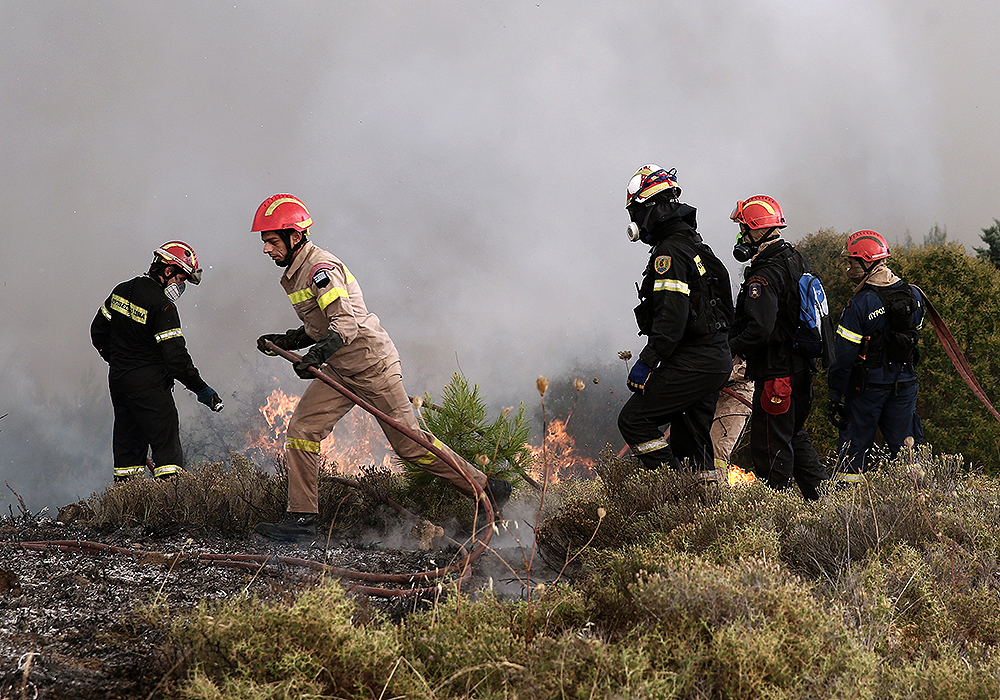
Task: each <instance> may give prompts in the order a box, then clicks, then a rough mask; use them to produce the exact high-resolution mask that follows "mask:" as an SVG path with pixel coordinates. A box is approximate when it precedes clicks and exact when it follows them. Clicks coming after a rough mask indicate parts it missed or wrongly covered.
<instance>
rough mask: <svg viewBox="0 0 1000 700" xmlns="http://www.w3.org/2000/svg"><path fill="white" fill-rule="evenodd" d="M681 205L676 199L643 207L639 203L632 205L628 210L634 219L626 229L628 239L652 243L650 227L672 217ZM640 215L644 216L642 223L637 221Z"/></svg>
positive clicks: (630, 216)
mask: <svg viewBox="0 0 1000 700" xmlns="http://www.w3.org/2000/svg"><path fill="white" fill-rule="evenodd" d="M679 206H680V202H678V201H677V200H676V199H672V200H667V201H663V200H661V201H657V202H652V203H650V204H649V205H647V206H644V207H642V208H641V209H640V208H639V207H638V205H632V207H631V208H630V209H629V212H628V213H629V218H631V219H632V221H630V222H629V225H628V228H627V229H625V235H627V236H628V239H629V240H630V241H632V242H633V243H635V242H636V241H642V242H643V243H650V239H649V233H650V228H652V227H655V226H656V225H657V224H659V223H661V222H663V221H665V220H666V219H668V218H670V215H671V214H673V213H674V211H676V210H677V207H679ZM640 217H641V218H642V223H641V224H640V223H637V222H636V219H638V218H640Z"/></svg>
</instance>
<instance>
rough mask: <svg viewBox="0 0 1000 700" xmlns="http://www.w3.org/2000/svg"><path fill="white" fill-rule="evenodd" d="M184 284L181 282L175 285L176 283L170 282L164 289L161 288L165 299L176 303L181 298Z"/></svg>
mask: <svg viewBox="0 0 1000 700" xmlns="http://www.w3.org/2000/svg"><path fill="white" fill-rule="evenodd" d="M185 287H186V283H184V282H181V283H180V284H177V283H176V282H171V283H170V284H168V285H167V286H166V287H164V288H163V293H164V294H165V295H166V297H167V299H169V300H170V301H177V300H178V299H180V298H181V294H183V293H184V289H185Z"/></svg>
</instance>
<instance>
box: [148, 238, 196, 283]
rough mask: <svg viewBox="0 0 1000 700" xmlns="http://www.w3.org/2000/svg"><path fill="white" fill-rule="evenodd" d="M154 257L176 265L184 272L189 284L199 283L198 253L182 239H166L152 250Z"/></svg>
mask: <svg viewBox="0 0 1000 700" xmlns="http://www.w3.org/2000/svg"><path fill="white" fill-rule="evenodd" d="M153 255H154V256H156V258H158V259H160V260H162V261H163V262H165V263H167V264H168V265H177V266H178V267H180V268H181V269H182V270H184V272H185V273H187V276H188V279H189V280H191V284H200V283H201V268H200V267H198V254H197V253H195V252H194V248H192V247H191V246H189V245H188V244H187V243H184V242H183V241H168V242H166V243H164V244H163V245H161V246H160V247H159V248H157V249H156V250H154V251H153Z"/></svg>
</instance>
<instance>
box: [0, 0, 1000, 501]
mask: <svg viewBox="0 0 1000 700" xmlns="http://www.w3.org/2000/svg"><path fill="white" fill-rule="evenodd" d="M945 7H947V9H945ZM998 20H1000V5H997V3H995V2H987V1H986V0H967V1H966V2H962V3H948V4H947V6H946V5H945V4H944V3H939V2H931V1H930V0H910V1H907V2H903V1H902V0H867V1H862V0H816V1H815V2H809V3H802V2H793V1H791V0H756V1H752V2H744V1H738V0H726V1H725V2H722V1H720V0H708V1H707V2H700V3H690V2H677V1H674V0H659V1H654V0H633V2H630V3H627V4H622V3H607V2H596V1H590V0H574V1H572V2H571V1H569V0H566V1H565V2H547V1H545V0H541V1H539V2H530V1H529V2H521V1H515V0H505V1H503V2H499V1H497V2H491V1H486V0H482V1H480V2H457V1H456V2H440V1H435V0H428V1H427V2H421V3H410V2H388V1H384V2H380V1H378V0H367V1H365V2H345V1H339V2H328V1H326V0H311V1H309V0H286V2H283V3H280V4H279V3H265V2H244V1H242V0H240V1H237V2H232V1H230V2H221V1H220V2H215V1H209V0H201V1H197V2H196V1H193V0H174V2H170V3H134V2H111V1H107V0H96V1H94V2H88V3H69V4H67V3H64V2H55V1H52V0H33V1H32V2H30V3H29V2H14V1H11V0H2V1H0V60H2V63H3V66H4V68H3V70H2V71H0V124H2V125H3V132H2V134H0V163H2V164H3V168H2V171H0V182H2V193H3V196H4V201H5V205H6V206H5V211H4V214H3V216H2V218H0V221H2V222H3V226H4V229H5V231H4V253H5V254H4V255H3V256H0V288H2V292H3V294H2V297H0V328H2V336H0V362H2V364H0V415H3V414H7V417H6V418H3V419H0V477H2V478H3V479H5V480H6V481H7V485H8V487H9V488H7V489H4V493H3V494H2V495H0V498H6V499H7V501H8V502H9V501H10V500H11V498H12V497H13V496H12V493H11V490H14V491H16V492H17V493H18V494H19V495H21V496H23V497H25V499H26V501H27V505H28V506H29V508H33V509H35V508H36V506H37V505H38V504H45V505H49V506H58V505H63V504H64V502H70V501H73V500H76V499H77V498H81V497H86V496H87V495H89V494H90V493H91V492H94V491H98V490H102V489H103V487H104V483H105V481H107V480H108V479H109V478H110V476H111V450H110V441H111V435H110V427H111V423H110V414H111V406H110V400H109V399H108V397H107V387H106V372H107V368H106V366H105V365H104V363H103V361H102V360H101V358H100V357H99V356H98V355H97V353H96V351H94V349H93V347H92V346H91V344H90V338H89V326H90V323H91V320H92V319H93V317H94V314H95V313H96V311H97V309H98V307H99V305H100V304H101V302H102V301H103V300H104V299H105V298H106V296H107V294H108V293H109V291H110V289H111V288H112V287H113V286H114V285H115V284H117V283H118V282H119V281H122V280H124V279H128V278H130V277H132V276H134V275H136V274H141V273H142V272H144V271H145V270H146V268H147V266H148V264H149V261H150V260H151V252H152V250H153V249H155V248H156V247H157V246H158V245H160V244H161V243H163V242H165V241H167V240H171V239H180V240H184V241H186V242H188V243H189V244H191V245H192V246H194V248H195V249H196V250H197V252H198V255H199V258H200V261H201V264H202V267H203V268H204V270H205V274H204V280H203V283H202V284H201V285H200V286H198V287H193V286H190V285H189V287H188V290H187V291H186V293H185V295H184V297H183V298H182V299H181V300H180V301H179V303H178V307H179V310H180V314H181V319H182V322H183V325H184V334H185V337H186V339H187V342H188V346H189V349H190V351H191V354H192V357H193V358H194V361H195V363H196V364H197V365H198V367H199V368H200V370H201V371H202V374H203V376H204V378H205V379H206V380H207V381H208V382H209V384H211V385H212V386H213V387H215V388H216V389H217V390H218V391H219V393H220V394H221V395H222V396H223V398H224V399H226V400H227V404H229V406H227V410H226V411H224V412H223V413H222V414H219V415H215V414H209V413H208V412H207V410H205V409H204V407H203V406H200V405H198V404H197V403H196V402H195V400H194V397H193V395H190V393H189V392H187V391H185V390H184V389H183V388H182V387H178V388H177V389H176V390H175V397H176V401H177V404H178V407H179V410H180V412H181V418H182V425H184V426H185V430H189V429H192V428H193V427H198V428H206V429H209V430H210V431H212V432H213V434H217V435H222V436H225V439H223V440H222V442H226V443H227V444H229V443H231V442H233V441H234V439H231V438H232V436H233V434H234V432H235V431H237V427H234V426H237V424H239V423H240V421H241V420H245V419H246V415H245V414H246V412H248V411H249V412H253V411H254V410H255V409H254V406H253V405H251V404H249V403H246V402H245V401H241V400H240V399H241V397H246V396H249V395H256V394H254V393H253V392H257V393H259V392H260V391H261V390H269V389H270V387H275V388H277V387H279V386H281V387H285V389H286V390H287V391H293V392H294V391H300V390H301V387H302V384H301V383H300V382H299V380H297V379H296V378H295V377H294V375H293V374H292V372H291V369H290V368H289V367H287V366H283V365H282V363H283V362H284V361H283V360H280V359H278V358H265V357H263V356H262V355H259V353H257V352H256V350H255V349H254V341H255V339H256V338H257V336H258V335H260V334H262V333H268V332H281V331H284V330H285V329H287V328H291V327H295V326H297V325H299V324H298V320H297V319H296V318H295V316H294V314H293V313H292V311H291V308H290V307H289V304H288V301H287V298H286V297H285V296H284V294H283V293H282V291H281V288H280V286H279V284H278V277H279V275H280V272H281V271H280V270H279V269H278V268H276V267H275V266H274V264H273V263H272V262H271V261H270V260H269V259H268V258H267V257H265V256H264V255H263V254H262V253H261V243H260V240H259V237H258V235H257V234H254V233H251V232H250V230H249V229H250V224H251V221H252V218H253V214H254V211H255V210H256V208H257V205H258V204H259V203H260V202H261V201H262V200H263V199H265V198H266V197H268V196H269V195H271V194H275V193H279V192H282V193H283V192H290V193H293V194H295V195H297V196H298V197H300V198H301V199H302V200H303V201H304V202H305V203H306V205H307V206H308V207H309V209H310V212H311V214H312V217H313V220H314V222H315V224H314V226H313V230H312V239H313V241H314V242H315V243H316V244H317V245H319V246H321V247H323V248H326V249H328V250H330V251H331V252H333V253H334V254H335V255H337V256H338V257H340V258H341V259H342V260H344V261H345V262H346V263H347V265H348V266H349V267H350V269H351V271H352V272H353V273H354V274H355V275H356V277H357V278H358V280H359V282H360V283H361V285H362V288H363V289H364V292H365V299H366V301H367V303H368V307H369V309H370V310H371V311H373V312H374V313H376V314H377V315H378V316H379V317H380V319H381V320H382V323H383V325H384V327H385V328H386V329H387V330H388V332H389V333H390V335H391V336H392V338H393V339H394V341H395V343H396V345H397V347H398V348H399V351H400V354H401V356H402V358H403V371H404V378H405V382H406V385H407V389H408V391H409V392H410V393H411V395H412V394H419V393H423V392H424V391H430V392H431V393H432V394H434V393H435V392H438V393H439V392H440V390H441V388H442V387H443V385H444V384H445V383H446V382H447V381H448V379H449V378H450V377H451V375H452V373H454V372H456V371H461V372H462V373H464V374H465V376H466V377H467V378H468V379H469V380H470V381H472V382H474V383H476V384H478V385H479V386H480V387H481V389H482V391H483V394H484V396H485V397H486V398H487V399H488V400H489V401H490V402H491V403H494V404H496V405H509V404H512V403H516V402H517V401H523V402H525V403H526V404H527V405H529V406H531V405H532V404H533V403H537V401H538V396H537V393H536V392H535V389H534V385H535V378H536V377H537V376H538V375H546V376H560V375H561V374H564V373H566V372H569V371H571V370H572V368H573V367H575V366H578V365H580V364H588V363H612V362H615V361H617V359H616V358H617V352H618V351H619V350H625V349H630V350H632V351H633V352H638V350H640V349H641V339H639V338H637V336H636V333H635V326H634V318H633V315H632V308H633V306H634V305H635V304H636V298H635V287H634V282H635V281H637V280H638V279H639V278H640V276H641V272H642V269H643V267H644V265H645V261H646V257H647V254H648V251H647V249H646V247H645V246H643V245H642V244H641V243H629V241H628V240H627V238H626V235H625V228H626V225H627V223H628V220H627V217H626V214H625V212H624V209H623V205H624V198H625V187H626V184H627V182H628V180H629V178H630V177H631V175H632V174H633V173H634V172H635V170H636V169H637V168H638V167H639V166H640V165H643V164H644V163H649V162H652V163H657V164H659V165H661V166H663V167H665V168H676V169H677V177H678V180H679V183H680V185H681V187H682V189H683V194H682V197H681V198H682V199H683V200H684V201H687V202H688V203H689V204H691V205H692V206H694V207H696V208H697V209H698V212H699V215H698V221H699V230H700V231H701V233H702V235H703V236H704V238H705V239H706V241H707V242H708V243H709V244H710V245H711V246H712V247H713V248H714V249H715V250H716V252H717V253H718V254H719V256H720V258H722V259H723V260H724V261H725V262H726V263H727V264H728V265H729V266H730V270H731V272H732V273H733V275H734V279H735V278H736V276H737V275H738V271H739V270H738V267H737V264H736V263H735V261H734V260H733V259H732V255H731V248H732V244H733V239H734V237H735V234H736V227H735V225H734V224H733V223H732V222H731V221H730V220H729V213H730V211H731V210H732V208H733V204H734V202H735V201H736V200H737V199H745V198H746V197H749V196H751V195H753V194H768V195H771V196H773V197H774V198H775V199H777V200H778V202H779V203H780V204H781V206H782V208H783V211H784V213H785V217H786V220H787V221H788V223H789V227H788V229H786V233H787V235H788V237H789V238H791V239H792V240H795V239H796V238H798V237H802V236H805V235H807V234H809V233H811V232H814V231H816V230H819V229H826V228H832V229H834V230H836V231H838V232H843V233H845V235H846V233H848V232H850V231H853V230H857V229H862V228H865V229H874V230H877V231H879V232H881V233H883V234H884V235H885V236H886V238H887V239H888V240H889V241H890V243H893V242H895V241H903V240H905V238H906V236H907V235H910V236H912V239H913V240H915V241H917V242H919V241H920V240H921V239H922V237H923V236H924V235H925V234H926V233H927V232H928V231H929V230H930V229H931V228H932V227H933V226H935V225H938V226H942V227H945V228H946V230H947V233H948V239H949V240H953V241H959V242H961V243H962V244H964V245H965V246H966V248H967V249H969V250H970V251H971V249H972V247H973V246H976V245H980V244H981V241H980V238H979V236H980V234H981V230H982V228H984V227H987V226H990V225H992V224H993V221H994V218H995V217H1000V198H998V183H997V176H996V174H995V173H996V167H995V164H996V163H997V162H998V161H1000V139H997V138H996V125H997V124H998V123H1000V90H998V89H997V88H998V85H1000V58H998V55H997V53H996V50H995V41H994V38H995V36H996V32H997V29H998V24H1000V23H998ZM621 379H623V377H622V378H621ZM230 407H231V408H230ZM241 412H242V414H243V415H241ZM234 414H235V415H234ZM19 484H20V488H18V485H19ZM8 505H9V503H5V501H3V500H0V507H3V509H4V510H6V509H7V506H8Z"/></svg>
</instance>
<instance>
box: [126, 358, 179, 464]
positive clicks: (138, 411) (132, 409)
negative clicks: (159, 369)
mask: <svg viewBox="0 0 1000 700" xmlns="http://www.w3.org/2000/svg"><path fill="white" fill-rule="evenodd" d="M142 372H143V369H142V368H140V369H137V370H133V371H131V372H126V373H124V376H120V377H115V376H112V377H110V378H109V380H108V386H109V388H110V390H111V405H112V407H113V408H114V413H115V425H114V432H113V435H112V441H111V449H112V453H113V454H114V460H115V476H117V477H127V476H135V475H136V474H141V473H142V472H144V471H145V470H146V453H147V451H149V450H152V457H153V463H154V464H155V465H156V474H157V475H158V476H167V475H169V474H173V473H175V472H177V471H179V470H180V469H181V467H183V465H184V456H183V453H182V452H181V440H180V434H179V428H180V421H179V420H178V418H177V406H176V405H175V404H174V397H173V391H172V387H173V380H170V379H165V380H163V381H148V380H147V381H143V380H140V379H139V378H138V377H137V376H130V375H136V374H138V373H142Z"/></svg>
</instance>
